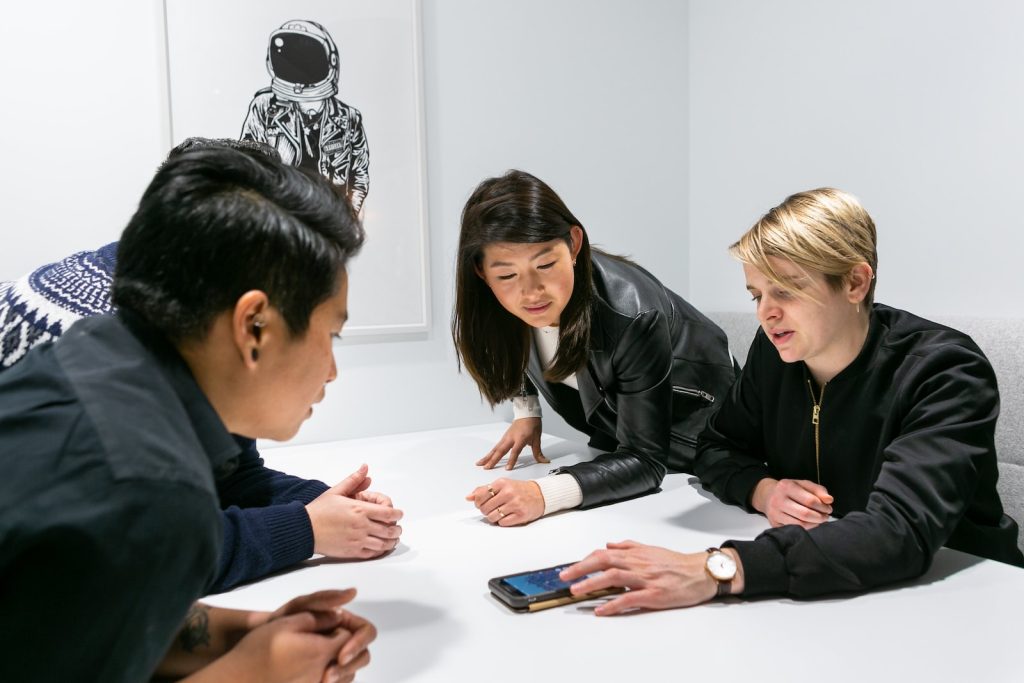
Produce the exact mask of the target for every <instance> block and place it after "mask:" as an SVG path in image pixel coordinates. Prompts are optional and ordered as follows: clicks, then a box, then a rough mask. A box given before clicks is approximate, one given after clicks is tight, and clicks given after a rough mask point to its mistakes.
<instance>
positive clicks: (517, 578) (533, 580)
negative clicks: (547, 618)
mask: <svg viewBox="0 0 1024 683" xmlns="http://www.w3.org/2000/svg"><path fill="white" fill-rule="evenodd" d="M568 566H569V565H567V564H564V565H561V566H559V567H551V568H550V569H538V570H537V571H534V572H526V573H525V574H515V575H513V576H506V577H505V578H504V579H502V580H501V582H502V583H503V584H505V585H506V586H510V587H512V588H514V589H515V590H516V591H518V592H519V593H520V594H521V595H524V596H526V597H532V596H534V595H540V594H542V593H551V592H553V591H559V590H564V589H566V588H568V587H569V586H571V585H572V584H574V583H576V582H577V581H582V580H583V579H584V578H586V577H581V578H579V579H576V581H571V582H566V581H562V580H561V579H560V578H558V573H559V572H560V571H562V570H563V569H565V568H566V567H568Z"/></svg>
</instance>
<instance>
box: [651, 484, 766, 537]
mask: <svg viewBox="0 0 1024 683" xmlns="http://www.w3.org/2000/svg"><path fill="white" fill-rule="evenodd" d="M687 484H688V485H689V486H690V488H692V489H693V490H694V491H696V492H697V493H698V494H700V496H701V498H704V499H705V500H706V501H707V502H703V503H701V504H699V505H697V507H693V508H689V509H687V510H683V511H682V512H680V513H679V514H678V515H674V516H672V517H670V518H669V519H668V520H667V521H668V522H669V523H670V524H675V525H676V526H680V527H683V528H685V529H693V530H695V531H706V532H709V533H716V534H729V535H734V536H739V537H741V538H753V537H754V536H756V535H757V534H759V533H761V532H762V531H764V530H765V528H767V523H766V522H765V520H764V518H763V517H761V516H760V515H751V514H749V513H747V512H746V511H745V510H743V509H741V508H738V507H736V506H735V505H727V504H725V503H723V502H722V501H720V500H718V498H716V497H715V496H714V495H713V494H711V493H710V492H708V491H705V490H704V489H703V487H701V485H700V483H699V482H698V481H697V478H696V477H691V478H690V479H689V480H688V481H687Z"/></svg>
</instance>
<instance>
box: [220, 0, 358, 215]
mask: <svg viewBox="0 0 1024 683" xmlns="http://www.w3.org/2000/svg"><path fill="white" fill-rule="evenodd" d="M339 61H340V60H339V57H338V47H337V45H335V43H334V39H333V38H331V34H330V33H328V31H327V29H325V28H324V27H323V26H321V25H320V24H318V23H316V22H315V21H309V20H306V19H295V20H291V21H286V22H285V23H284V24H283V25H282V26H281V28H279V29H277V30H275V31H274V32H272V33H271V34H270V44H269V46H268V47H267V71H269V72H270V87H267V88H263V89H261V90H259V91H258V92H257V93H256V95H255V96H254V97H253V99H252V102H250V104H249V113H248V114H247V115H246V117H245V123H243V124H242V133H241V136H240V137H241V139H243V140H256V141H258V142H264V143H266V144H268V145H270V146H272V147H275V148H276V149H277V151H278V152H279V153H280V154H281V158H282V159H283V160H284V161H285V163H288V164H291V165H293V166H301V167H303V168H308V169H310V170H312V171H316V172H318V173H320V174H322V175H323V176H324V177H326V178H327V179H328V180H330V181H331V182H332V183H334V184H335V185H341V186H344V187H345V188H346V192H347V193H348V196H349V199H350V201H351V202H352V207H353V208H354V209H355V210H356V211H357V212H358V211H359V210H360V208H361V207H362V205H363V200H364V199H366V195H367V193H368V192H369V190H370V151H369V147H368V145H367V142H366V133H365V131H364V130H363V118H362V115H361V114H360V113H359V110H358V109H356V108H355V107H352V106H349V105H347V104H345V103H344V102H342V101H341V100H340V99H338V97H337V95H338V82H339V69H338V66H339Z"/></svg>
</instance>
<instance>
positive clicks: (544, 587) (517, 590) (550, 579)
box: [487, 562, 625, 612]
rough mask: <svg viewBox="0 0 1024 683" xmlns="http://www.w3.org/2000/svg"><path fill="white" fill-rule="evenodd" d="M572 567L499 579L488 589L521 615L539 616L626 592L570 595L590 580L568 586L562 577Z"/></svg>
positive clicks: (548, 568) (509, 575)
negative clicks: (538, 613) (576, 586)
mask: <svg viewBox="0 0 1024 683" xmlns="http://www.w3.org/2000/svg"><path fill="white" fill-rule="evenodd" d="M571 564H573V563H571V562H570V563H568V564H560V565H557V566H554V567H546V568H545V569H535V570H533V571H528V572H519V573H518V574H507V575H506V576H496V577H495V578H493V579H491V580H490V581H488V582H487V585H488V587H489V588H490V589H491V594H492V595H494V597H495V598H497V599H498V600H500V601H501V602H503V603H504V604H505V605H506V606H507V607H509V608H510V609H513V610H515V611H517V612H536V611H538V610H542V609H548V608H549V607H558V606H559V605H568V604H569V603H572V602H579V601H580V600H591V599H593V598H600V597H602V596H605V595H613V594H615V593H621V592H623V591H624V590H625V589H624V588H608V589H605V590H600V591H595V592H593V593H584V594H583V595H573V594H572V593H570V592H569V586H571V585H572V584H574V583H577V582H579V581H582V580H583V579H585V578H587V577H581V578H579V579H576V581H571V582H565V581H562V580H561V579H560V578H558V573H559V572H561V571H562V570H563V569H565V568H566V567H568V566H570V565H571Z"/></svg>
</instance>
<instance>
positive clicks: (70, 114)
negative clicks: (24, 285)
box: [0, 0, 168, 280]
mask: <svg viewBox="0 0 1024 683" xmlns="http://www.w3.org/2000/svg"><path fill="white" fill-rule="evenodd" d="M161 8H162V6H161V5H160V4H159V3H157V2H153V1H149V2H145V1H143V2H140V1H139V0H104V1H103V2H75V1H74V0H62V1H60V2H37V3H30V2H11V3H5V4H4V8H3V19H2V20H0V64H3V65H4V67H3V71H4V78H3V85H2V86H0V138H2V139H3V146H2V148H0V149H2V155H0V206H2V207H3V213H2V214H0V216H2V218H0V225H2V226H3V230H2V233H0V235H2V242H0V244H2V246H0V280H10V279H13V278H15V277H18V276H20V275H22V274H23V272H25V271H26V270H28V269H30V268H32V267H33V266H35V265H37V264H40V263H47V262H49V261H53V260H55V259H58V258H61V257H63V256H66V255H67V254H69V253H72V252H74V251H78V250H82V249H95V248H96V247H98V246H100V245H103V244H106V243H108V242H111V241H113V240H115V239H117V237H118V235H119V234H120V233H121V229H122V228H123V227H124V225H125V224H126V223H127V222H128V219H129V218H130V217H131V215H132V213H133V212H134V210H135V206H136V204H137V202H138V199H139V197H140V196H141V194H142V191H143V189H145V187H146V184H147V183H148V182H149V179H150V177H152V175H153V172H154V171H155V170H156V167H157V165H158V164H159V163H160V161H162V160H163V158H164V156H166V154H167V149H166V146H167V139H166V133H167V130H166V129H167V123H166V121H167V111H168V109H167V101H166V93H165V89H164V81H163V77H162V66H163V60H164V51H163V44H162V40H163V34H162V28H161V26H162V24H161V22H162V21H163V12H162V9H161Z"/></svg>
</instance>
